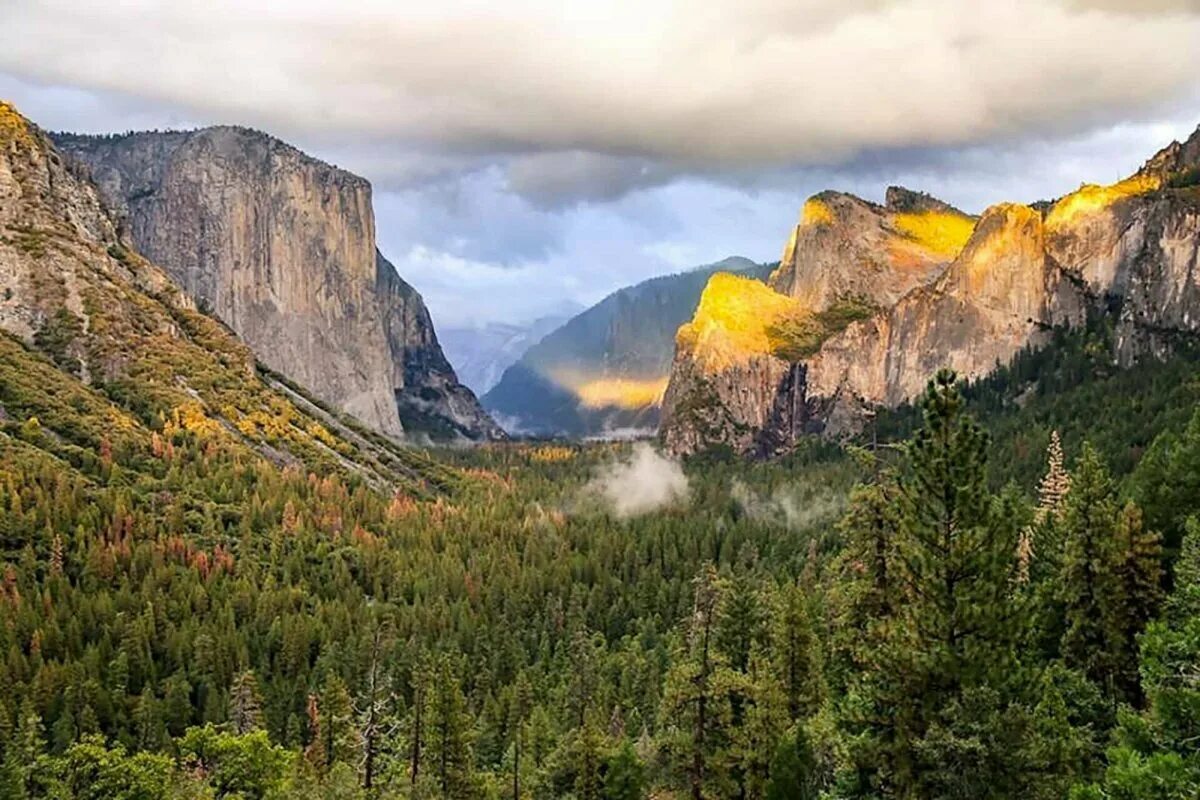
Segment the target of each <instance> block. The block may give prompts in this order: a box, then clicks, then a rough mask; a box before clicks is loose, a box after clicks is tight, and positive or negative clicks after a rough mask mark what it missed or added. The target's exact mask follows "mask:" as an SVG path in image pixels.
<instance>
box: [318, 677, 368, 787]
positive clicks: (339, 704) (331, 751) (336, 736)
mask: <svg viewBox="0 0 1200 800" xmlns="http://www.w3.org/2000/svg"><path fill="white" fill-rule="evenodd" d="M321 733H322V735H323V736H324V738H325V758H326V763H327V764H328V765H330V766H332V765H333V764H336V763H342V764H349V765H352V766H357V764H358V753H359V744H360V743H359V739H358V730H357V727H356V725H355V721H354V706H353V704H352V703H351V700H350V692H349V691H348V690H347V689H346V684H345V683H344V682H343V681H342V679H341V677H339V676H338V675H337V674H335V673H332V672H331V673H329V674H328V675H327V676H326V678H325V688H324V690H323V691H322V692H321Z"/></svg>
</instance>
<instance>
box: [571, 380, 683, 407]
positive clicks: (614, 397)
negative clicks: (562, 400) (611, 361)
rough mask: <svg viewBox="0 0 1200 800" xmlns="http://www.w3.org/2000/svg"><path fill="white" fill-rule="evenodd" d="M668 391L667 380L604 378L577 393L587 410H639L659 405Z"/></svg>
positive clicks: (590, 383)
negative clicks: (613, 408)
mask: <svg viewBox="0 0 1200 800" xmlns="http://www.w3.org/2000/svg"><path fill="white" fill-rule="evenodd" d="M666 390H667V379H666V378H654V379H651V380H633V379H630V378H602V379H600V380H595V381H589V382H588V383H585V384H583V385H582V386H579V387H578V388H577V389H576V390H575V392H576V394H578V396H579V400H580V402H581V403H582V404H583V406H584V407H585V408H611V407H616V408H626V409H637V408H646V407H647V406H656V405H658V404H659V403H661V402H662V396H663V392H665V391H666Z"/></svg>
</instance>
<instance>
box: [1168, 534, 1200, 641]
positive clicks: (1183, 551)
mask: <svg viewBox="0 0 1200 800" xmlns="http://www.w3.org/2000/svg"><path fill="white" fill-rule="evenodd" d="M1184 530H1185V533H1184V537H1183V544H1182V546H1181V547H1180V550H1179V560H1178V561H1176V562H1175V588H1174V590H1173V591H1172V592H1171V596H1170V597H1169V598H1168V599H1167V603H1166V612H1167V613H1166V618H1167V619H1168V620H1170V621H1174V622H1183V621H1186V620H1188V619H1191V618H1193V617H1195V618H1200V517H1191V518H1189V519H1188V520H1187V522H1186V523H1185V524H1184Z"/></svg>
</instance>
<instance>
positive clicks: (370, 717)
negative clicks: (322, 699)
mask: <svg viewBox="0 0 1200 800" xmlns="http://www.w3.org/2000/svg"><path fill="white" fill-rule="evenodd" d="M387 636H388V630H387V629H386V628H385V626H384V625H382V624H377V625H376V626H375V630H374V632H373V633H372V635H371V651H370V657H369V662H368V665H367V676H366V681H365V683H364V686H363V690H362V693H361V694H360V698H359V703H358V705H357V708H356V712H357V716H358V720H359V736H358V739H359V741H360V742H361V744H362V759H361V762H362V785H363V788H364V789H368V790H369V789H371V788H372V787H373V786H374V785H375V773H376V771H377V769H378V767H377V763H376V762H377V761H378V759H379V755H380V752H381V751H382V749H383V747H384V743H385V742H386V741H387V740H388V739H390V738H391V737H392V736H393V735H394V734H395V732H396V729H397V727H398V725H397V724H396V722H395V720H394V719H393V718H392V715H391V713H390V711H389V709H390V708H391V707H392V705H393V703H394V701H395V695H394V693H393V692H392V691H390V689H389V688H388V681H387V679H386V676H385V674H384V658H385V654H384V648H385V644H386V640H387Z"/></svg>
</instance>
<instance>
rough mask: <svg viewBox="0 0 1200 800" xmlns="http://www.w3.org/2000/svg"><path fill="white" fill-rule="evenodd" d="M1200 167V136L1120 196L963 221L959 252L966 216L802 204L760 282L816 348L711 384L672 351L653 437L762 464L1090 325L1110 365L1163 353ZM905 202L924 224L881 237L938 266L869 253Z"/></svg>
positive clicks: (795, 330)
mask: <svg viewBox="0 0 1200 800" xmlns="http://www.w3.org/2000/svg"><path fill="white" fill-rule="evenodd" d="M1198 164H1200V128H1198V129H1197V132H1196V133H1195V134H1193V135H1192V137H1191V138H1189V139H1188V140H1187V141H1186V142H1183V143H1179V142H1176V143H1173V144H1172V145H1168V146H1167V147H1166V148H1163V149H1162V150H1160V151H1159V153H1157V154H1156V155H1155V156H1153V157H1152V158H1151V159H1149V160H1148V161H1147V162H1146V164H1145V165H1144V166H1143V167H1142V168H1141V169H1139V170H1138V171H1137V172H1136V173H1134V174H1133V175H1131V176H1130V177H1129V178H1126V179H1124V180H1122V181H1118V182H1117V183H1115V184H1112V185H1109V186H1097V185H1090V184H1088V185H1084V186H1081V187H1080V188H1079V189H1078V190H1076V191H1075V192H1071V193H1069V194H1067V195H1065V196H1063V197H1061V198H1059V199H1057V200H1055V201H1051V202H1047V203H1039V204H1036V205H1033V206H1031V205H1024V204H1020V203H1000V204H997V205H994V206H992V207H990V208H989V209H987V210H985V211H984V213H983V214H982V215H980V216H979V217H978V218H975V217H971V218H969V219H970V220H971V227H970V230H969V232H968V235H966V236H965V237H964V236H963V233H964V231H965V224H966V219H968V218H967V217H966V215H962V217H961V218H957V219H956V220H955V221H953V222H952V223H951V221H950V220H948V219H946V218H945V215H947V214H949V215H952V216H953V215H958V214H961V212H957V211H956V210H953V209H950V210H949V211H947V209H949V208H950V207H949V206H946V205H945V204H942V203H941V202H940V201H937V200H936V199H934V198H931V197H929V196H928V195H917V194H915V193H912V192H908V190H901V189H889V192H888V194H889V201H890V205H892V208H890V209H889V208H888V207H887V206H884V207H880V206H878V205H876V204H871V203H868V202H867V201H862V200H859V199H858V198H853V197H852V196H849V195H842V194H840V193H821V194H818V195H816V196H814V198H812V199H810V200H809V201H808V203H806V204H805V208H804V211H803V213H802V218H801V221H800V223H799V225H797V227H796V229H795V231H794V232H793V234H792V237H791V239H790V240H789V242H788V244H787V246H786V247H785V250H784V259H783V262H782V264H781V268H780V270H778V271H776V273H774V274H773V275H772V276H771V279H770V280H769V284H770V286H771V288H772V289H774V290H775V291H776V292H777V293H779V294H781V295H783V296H787V297H791V298H793V300H794V302H795V304H796V308H795V312H794V314H795V316H796V320H794V321H791V322H790V323H789V326H790V327H789V330H788V331H786V333H788V334H790V335H791V336H792V337H793V338H797V337H800V338H803V337H804V336H807V337H808V341H812V342H815V344H814V346H812V347H809V348H807V349H803V348H802V349H801V352H800V354H799V355H795V353H794V352H793V354H792V355H791V357H789V355H788V354H787V353H784V352H781V351H780V350H779V349H778V348H769V349H763V350H762V351H761V352H759V353H757V354H756V356H755V359H754V363H753V364H746V363H740V364H737V365H733V366H731V367H730V368H729V369H725V370H715V371H714V370H711V369H705V368H704V364H705V362H706V361H711V359H707V357H706V355H705V354H704V353H703V352H702V350H698V349H697V347H703V340H694V339H691V338H689V337H687V336H680V337H679V338H678V340H677V349H676V355H675V359H674V363H673V367H672V376H671V383H670V385H669V387H668V390H667V393H666V395H665V397H666V402H665V403H664V410H663V422H662V425H661V427H660V436H661V437H662V439H663V441H664V443H665V444H666V446H667V448H668V449H669V450H671V451H672V452H674V453H676V454H679V455H685V454H691V453H696V452H699V451H702V450H705V449H707V448H709V447H713V446H727V447H731V448H732V449H734V450H735V451H737V452H740V453H742V454H745V455H757V456H771V455H776V454H779V453H781V452H786V451H787V450H788V449H790V448H791V447H792V446H793V445H794V444H795V442H796V441H797V440H798V438H799V437H801V436H804V435H807V434H814V433H816V434H822V435H826V436H833V437H841V436H844V435H848V434H851V433H854V432H855V431H856V430H858V429H859V428H861V426H862V424H863V423H864V420H865V419H866V418H867V415H868V414H869V413H870V409H871V408H872V407H874V406H886V407H890V406H895V405H898V404H899V403H901V402H904V401H906V400H910V399H912V398H913V397H914V396H915V395H916V394H917V393H919V392H920V391H921V389H922V387H924V385H925V382H926V380H927V379H928V377H929V375H931V374H933V373H934V372H935V371H936V370H937V369H939V368H942V367H950V368H953V369H955V370H956V371H957V372H958V373H959V375H960V376H961V377H963V378H965V379H970V378H976V377H980V376H981V375H983V374H986V373H987V372H988V371H990V370H991V369H993V368H994V367H995V366H996V365H998V364H1004V363H1007V361H1008V360H1009V359H1011V358H1012V357H1013V356H1014V355H1015V354H1016V353H1017V352H1018V351H1020V350H1021V349H1022V348H1024V347H1027V346H1037V345H1039V344H1040V343H1041V342H1043V341H1045V340H1046V337H1047V332H1048V331H1049V330H1050V329H1052V328H1054V327H1056V326H1077V325H1079V324H1081V323H1082V322H1083V321H1084V320H1085V319H1086V318H1087V316H1088V314H1089V313H1093V312H1095V313H1104V314H1108V315H1110V316H1111V318H1112V321H1113V324H1114V326H1115V327H1116V330H1117V336H1116V340H1115V341H1116V344H1115V352H1114V358H1115V359H1117V360H1118V361H1119V362H1120V363H1123V364H1129V363H1132V362H1134V361H1136V360H1137V359H1138V358H1141V357H1144V356H1163V355H1165V354H1166V353H1167V352H1169V350H1170V346H1171V345H1170V342H1171V340H1172V339H1173V338H1176V337H1178V336H1190V335H1195V334H1196V333H1197V323H1198V321H1200V313H1197V312H1200V282H1198V271H1197V265H1196V261H1197V256H1196V253H1197V248H1198V246H1200V244H1198V243H1200V189H1198V188H1197V184H1198V183H1200V170H1198V169H1197V165H1198ZM914 198H916V199H919V205H918V211H917V212H916V213H917V214H918V218H917V219H916V220H909V222H910V223H919V224H913V225H912V227H911V228H909V229H908V230H905V229H904V224H903V223H902V224H901V225H898V226H893V227H896V228H898V229H899V233H900V234H902V235H903V236H907V237H909V238H910V239H911V241H912V243H913V244H915V245H917V246H919V247H920V249H921V250H923V251H924V253H925V254H926V255H928V254H930V253H932V254H936V255H937V256H938V257H939V258H940V261H939V260H937V259H933V258H924V259H918V260H917V261H916V262H913V261H912V260H910V259H907V258H897V257H896V256H897V254H898V252H899V251H897V250H896V249H895V248H894V246H893V242H894V240H890V239H881V238H880V235H879V231H880V230H881V227H880V225H881V223H880V224H877V223H879V214H880V210H881V209H884V210H885V211H886V212H887V213H892V214H907V213H910V211H909V209H911V208H912V205H911V204H912V202H913V201H914ZM870 214H875V216H874V217H870ZM930 215H933V218H932V219H931V218H930ZM864 219H868V222H866V223H864V222H863V220H864ZM900 219H901V218H899V217H897V220H900ZM947 223H950V224H947ZM895 232H896V231H895V230H894V231H892V233H895ZM890 235H891V234H889V236H890ZM960 243H961V244H960ZM943 245H949V246H943ZM905 247H906V248H907V247H909V244H908V243H905ZM909 253H910V254H911V250H910V251H909ZM913 263H916V264H917V269H916V270H915V271H914V270H911V269H910V266H911V264H913ZM864 299H865V300H867V301H869V303H870V304H872V305H874V306H875V307H874V308H873V309H872V311H871V313H869V314H858V315H851V316H853V317H854V318H843V319H840V320H839V324H838V325H836V326H827V327H826V328H825V329H823V330H819V331H818V333H820V334H821V335H819V336H815V337H814V336H813V335H812V331H813V328H814V327H820V326H818V325H817V324H816V323H817V321H820V320H821V319H822V315H825V316H829V315H830V314H831V313H832V312H837V311H838V310H839V308H838V306H839V305H840V304H845V303H846V302H847V301H850V300H857V301H861V300H864ZM851 310H853V309H851ZM834 316H838V315H837V314H834ZM841 316H842V317H845V315H841ZM843 322H844V324H841V323H843ZM793 349H794V348H793ZM751 387H754V388H753V391H754V392H755V393H756V394H755V395H754V396H753V397H749V396H748V395H747V394H746V392H748V391H750V390H751Z"/></svg>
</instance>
